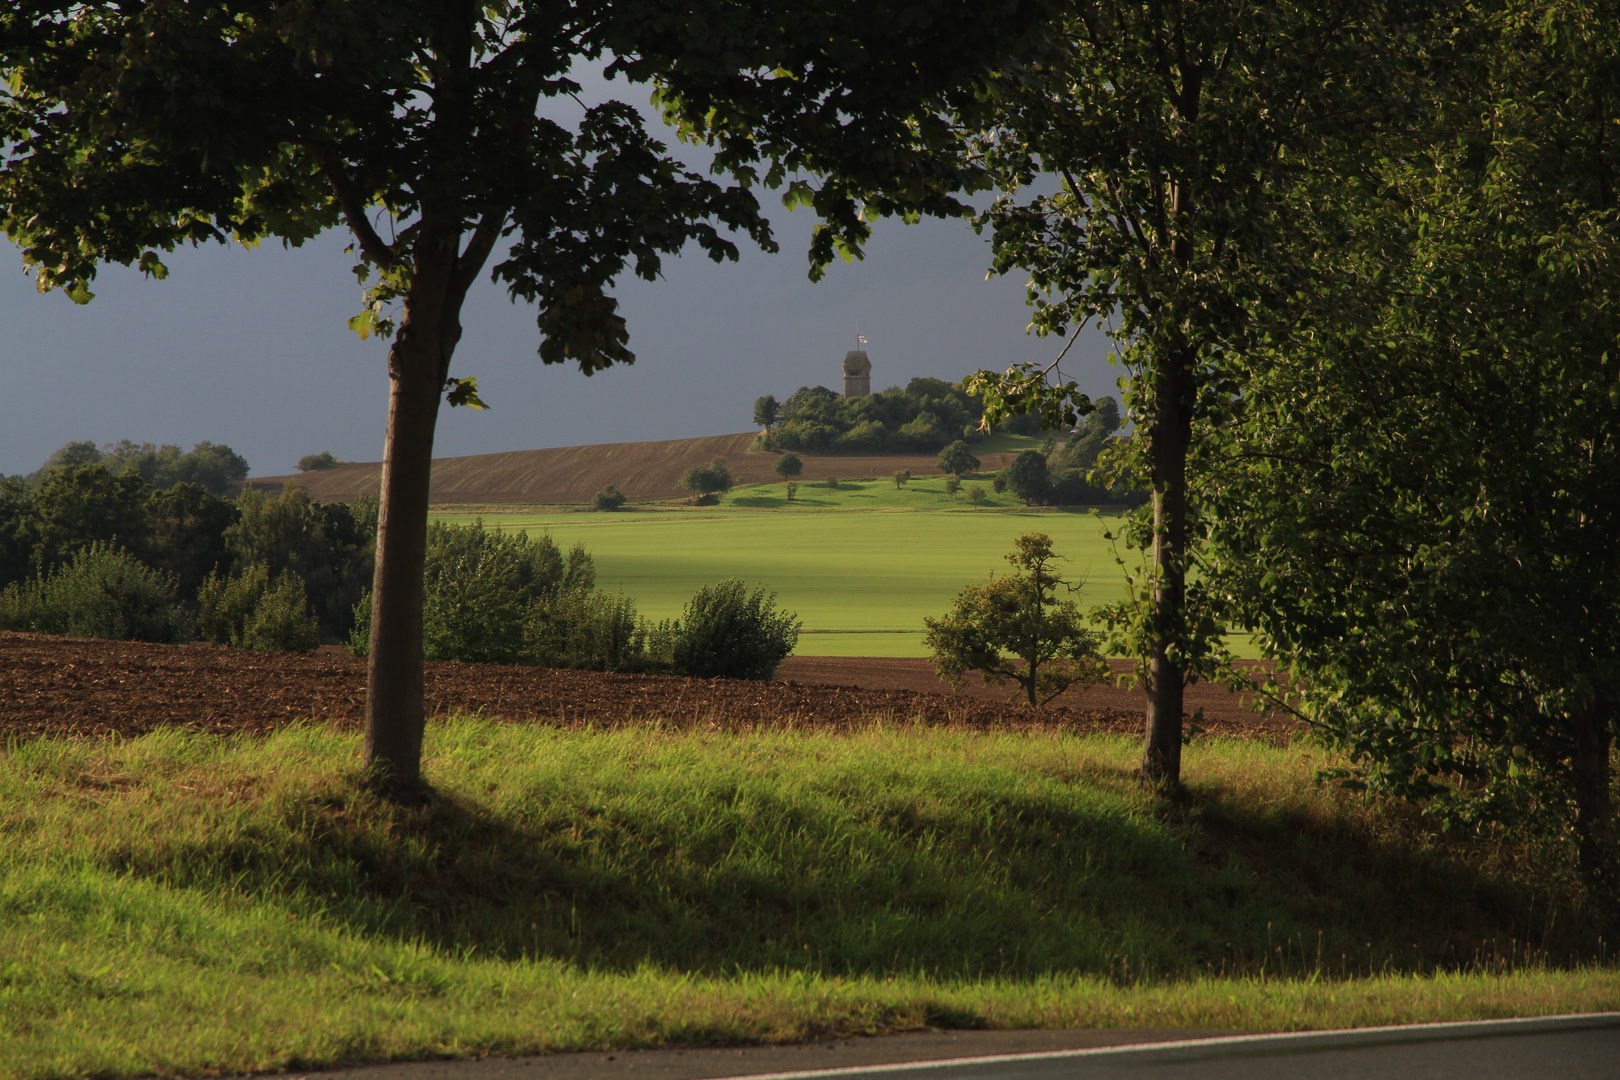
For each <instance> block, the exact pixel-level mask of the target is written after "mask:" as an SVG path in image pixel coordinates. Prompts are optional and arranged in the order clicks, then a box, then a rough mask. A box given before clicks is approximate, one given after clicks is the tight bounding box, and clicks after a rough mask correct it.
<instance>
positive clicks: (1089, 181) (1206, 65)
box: [966, 0, 1448, 785]
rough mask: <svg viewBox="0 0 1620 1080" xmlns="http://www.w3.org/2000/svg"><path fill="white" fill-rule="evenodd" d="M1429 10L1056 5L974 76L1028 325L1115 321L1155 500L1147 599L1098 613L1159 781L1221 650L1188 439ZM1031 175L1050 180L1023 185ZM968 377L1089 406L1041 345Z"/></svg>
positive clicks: (994, 409)
mask: <svg viewBox="0 0 1620 1080" xmlns="http://www.w3.org/2000/svg"><path fill="white" fill-rule="evenodd" d="M1447 18H1448V13H1447V12H1445V11H1442V10H1441V9H1438V8H1433V7H1429V6H1421V5H1420V6H1416V7H1413V8H1409V9H1394V10H1391V9H1387V8H1385V7H1383V6H1382V5H1375V4H1370V3H1360V2H1354V0H1352V2H1349V3H1345V2H1341V0H1331V2H1329V0H1303V2H1290V3H1283V4H1261V3H1255V2H1252V0H1221V2H1217V3H1208V4H1170V5H1159V4H1140V3H1131V2H1123V0H1104V2H1099V3H1087V4H1078V5H1071V6H1067V7H1064V8H1062V9H1061V10H1060V12H1059V14H1058V15H1057V16H1056V18H1055V21H1054V23H1053V24H1052V27H1051V32H1052V36H1053V40H1054V41H1055V42H1057V43H1058V47H1057V48H1055V49H1054V50H1053V51H1052V52H1051V53H1049V54H1047V55H1046V56H1043V57H1040V58H1038V59H1036V60H1035V61H1033V62H1031V63H1029V64H1026V65H1012V66H1009V67H1008V68H1007V69H1006V71H1005V76H1004V78H1002V79H1000V80H999V81H998V82H997V84H996V86H995V89H994V90H993V91H992V93H991V95H990V97H991V98H993V100H994V101H995V103H996V108H997V115H996V118H995V121H994V122H993V123H992V124H991V125H990V127H989V130H988V131H987V132H986V133H985V135H984V136H983V137H982V139H981V146H982V149H983V150H984V152H985V153H986V154H987V155H988V158H989V160H990V162H991V163H992V166H993V167H994V168H995V169H996V170H997V172H998V174H999V176H1000V178H1001V182H1002V183H1003V185H1004V188H1005V189H1006V190H1007V191H1008V194H1007V195H1005V196H1004V197H1002V198H1001V199H999V200H998V201H997V202H996V204H995V206H994V207H993V208H992V209H990V210H989V211H987V212H986V213H985V214H984V215H983V216H982V217H981V218H980V219H979V220H980V223H981V225H984V226H988V227H990V228H991V229H992V230H993V246H994V252H995V255H994V265H995V267H996V268H997V269H999V270H1001V271H1003V272H1007V271H1011V270H1013V269H1015V268H1017V269H1020V270H1022V271H1024V272H1026V273H1027V274H1028V275H1029V281H1030V286H1029V301H1030V303H1031V305H1032V306H1033V307H1034V313H1033V316H1032V322H1033V325H1034V327H1035V328H1036V330H1037V332H1039V333H1056V334H1060V335H1064V336H1069V335H1070V333H1071V331H1072V332H1073V334H1076V335H1077V334H1078V333H1079V330H1080V329H1081V328H1083V327H1084V326H1086V325H1087V324H1088V323H1090V322H1092V321H1093V320H1095V321H1097V322H1099V323H1101V322H1109V323H1111V326H1112V333H1113V335H1114V337H1115V340H1116V341H1117V342H1118V344H1119V358H1120V360H1121V361H1122V362H1123V364H1124V366H1125V367H1126V369H1127V370H1128V372H1129V373H1130V378H1129V381H1128V384H1127V390H1126V404H1127V406H1128V408H1129V411H1130V415H1131V417H1132V419H1133V420H1134V422H1135V429H1136V432H1137V438H1136V439H1135V440H1134V441H1133V447H1134V449H1135V450H1136V451H1137V452H1138V454H1139V459H1138V463H1139V467H1140V471H1141V473H1142V474H1143V475H1145V476H1147V477H1149V478H1150V482H1151V488H1152V502H1151V509H1150V510H1149V511H1148V512H1147V513H1146V514H1144V515H1142V516H1141V518H1140V520H1138V521H1137V522H1136V523H1135V524H1134V525H1133V526H1132V528H1130V529H1129V530H1128V533H1127V539H1128V540H1129V541H1130V543H1131V544H1132V545H1133V546H1136V547H1139V548H1142V549H1143V550H1144V552H1145V557H1146V561H1147V563H1148V570H1147V575H1148V579H1147V582H1146V585H1145V589H1144V590H1141V592H1142V593H1143V595H1144V596H1145V597H1146V599H1145V601H1144V602H1143V603H1141V604H1133V605H1131V606H1128V607H1124V608H1116V611H1115V618H1116V625H1117V626H1118V628H1119V630H1120V633H1121V644H1122V645H1123V646H1125V647H1128V648H1129V649H1130V650H1131V651H1132V652H1133V653H1134V654H1135V655H1136V657H1137V660H1138V664H1139V671H1140V674H1141V676H1142V678H1143V680H1144V682H1145V684H1146V686H1147V689H1148V698H1147V701H1148V704H1147V710H1146V715H1145V725H1144V726H1145V729H1146V730H1145V737H1144V744H1143V755H1142V770H1143V773H1144V775H1145V776H1146V777H1147V778H1148V779H1149V780H1150V781H1153V782H1155V783H1164V784H1172V785H1173V784H1175V783H1177V782H1178V778H1179V776H1180V760H1181V759H1180V754H1181V744H1182V736H1181V717H1182V698H1183V691H1184V688H1185V686H1186V684H1187V682H1188V681H1190V680H1193V679H1197V678H1201V677H1211V676H1213V675H1215V674H1216V673H1217V672H1219V671H1220V670H1222V669H1223V668H1224V667H1225V665H1226V660H1227V658H1226V656H1225V654H1224V650H1223V648H1222V646H1221V634H1222V631H1223V629H1224V628H1223V626H1222V624H1221V623H1220V621H1219V618H1218V617H1217V614H1218V612H1216V611H1215V610H1214V607H1212V606H1211V605H1206V604H1204V603H1203V600H1204V599H1206V594H1205V593H1203V592H1201V591H1200V590H1198V589H1197V588H1195V589H1193V590H1192V591H1191V592H1189V588H1188V581H1189V571H1190V570H1191V569H1193V566H1194V559H1195V557H1196V546H1197V541H1198V539H1199V530H1200V529H1201V527H1202V526H1201V524H1200V522H1199V520H1198V518H1197V505H1198V504H1197V501H1196V500H1195V499H1191V498H1189V488H1190V478H1189V474H1188V471H1187V461H1188V451H1189V448H1190V446H1191V444H1192V442H1193V440H1194V438H1195V434H1196V433H1197V432H1199V431H1202V430H1205V429H1207V428H1208V427H1209V426H1211V425H1218V424H1219V423H1221V422H1222V416H1223V413H1224V411H1225V410H1226V408H1227V407H1228V405H1229V403H1230V402H1231V400H1232V395H1233V392H1234V389H1235V387H1234V377H1235V373H1234V369H1233V365H1232V363H1231V360H1232V358H1233V357H1235V356H1240V355H1242V353H1243V351H1244V349H1245V348H1247V347H1248V344H1249V343H1250V341H1251V339H1253V338H1254V337H1255V336H1257V335H1264V334H1267V333H1272V332H1274V330H1275V328H1276V327H1279V326H1286V325H1288V324H1289V323H1290V322H1292V321H1293V317H1292V316H1291V315H1290V314H1289V311H1290V310H1291V306H1292V305H1296V304H1298V303H1300V302H1301V298H1306V297H1310V296H1311V295H1313V289H1312V286H1311V284H1310V283H1311V281H1312V279H1313V275H1314V274H1315V273H1316V270H1317V266H1316V263H1317V262H1318V261H1319V260H1321V259H1322V258H1323V257H1324V255H1325V254H1327V253H1325V252H1323V251H1322V250H1320V249H1317V248H1314V247H1312V246H1311V245H1310V243H1309V242H1307V241H1306V238H1305V237H1303V236H1302V234H1301V233H1300V231H1299V230H1298V229H1296V228H1295V227H1294V223H1293V211H1294V210H1295V209H1297V208H1295V207H1292V206H1290V205H1289V204H1288V197H1289V195H1290V193H1291V192H1292V190H1293V185H1294V184H1295V182H1296V180H1297V179H1298V178H1299V177H1300V176H1302V175H1305V174H1308V173H1310V172H1312V171H1313V170H1316V171H1321V170H1324V169H1326V168H1327V167H1328V164H1327V162H1326V161H1325V160H1324V159H1325V158H1327V157H1331V156H1332V154H1333V153H1336V152H1338V149H1339V148H1341V147H1343V146H1346V145H1350V144H1353V143H1354V142H1355V141H1356V140H1357V139H1358V138H1360V137H1361V135H1362V134H1363V133H1364V132H1365V131H1367V130H1370V129H1371V128H1372V127H1375V126H1376V124H1377V122H1378V121H1379V120H1380V118H1381V117H1382V114H1383V113H1384V112H1385V111H1386V108H1388V109H1395V108H1400V107H1403V106H1404V104H1405V102H1406V101H1407V94H1406V88H1407V87H1408V86H1409V85H1410V83H1411V80H1412V78H1413V77H1414V73H1415V72H1417V71H1419V70H1420V69H1421V68H1422V67H1423V60H1424V58H1425V55H1426V54H1425V53H1424V52H1423V51H1422V49H1421V48H1419V49H1413V48H1411V47H1410V46H1411V43H1412V41H1414V40H1419V41H1420V43H1423V44H1426V42H1422V39H1420V38H1418V37H1416V36H1415V35H1417V34H1421V32H1422V31H1423V25H1422V24H1423V23H1424V21H1425V20H1431V19H1432V20H1434V22H1435V24H1436V25H1443V24H1445V23H1446V20H1447ZM1403 19H1412V20H1415V21H1416V23H1417V25H1416V27H1415V28H1414V27H1413V26H1411V25H1407V24H1406V23H1403V22H1402V20H1403ZM1043 175H1044V176H1054V177H1058V178H1059V179H1060V180H1061V185H1060V187H1059V190H1057V191H1056V192H1053V193H1050V194H1036V193H1034V192H1035V191H1038V190H1040V189H1036V188H1033V187H1032V185H1033V184H1034V181H1035V179H1036V177H1037V176H1043ZM1070 340H1071V342H1072V341H1073V340H1074V338H1073V337H1072V336H1071V338H1070ZM1061 359H1062V357H1061V356H1060V357H1059V360H1061ZM1054 372H1055V373H1056V377H1055V381H1051V382H1049V381H1048V379H1049V378H1051V377H1052V376H1053V373H1054ZM966 385H967V386H968V388H969V389H971V390H974V391H976V392H979V393H982V394H984V395H985V420H984V423H985V425H986V427H987V428H988V427H994V426H995V425H996V424H997V423H999V422H1001V421H1002V420H1003V419H1004V418H1005V417H1006V416H1008V415H1009V414H1018V413H1027V412H1031V411H1035V412H1039V413H1040V414H1041V415H1042V419H1043V421H1044V424H1045V426H1046V427H1048V428H1057V427H1060V426H1072V425H1073V424H1074V423H1075V422H1076V421H1077V420H1078V419H1079V418H1080V417H1081V416H1083V415H1085V414H1086V413H1088V412H1090V411H1091V410H1092V407H1093V406H1092V402H1091V401H1090V399H1089V398H1088V397H1087V396H1086V395H1085V394H1083V393H1081V392H1080V390H1079V388H1078V386H1077V385H1076V384H1075V383H1074V382H1073V381H1072V380H1071V381H1067V382H1065V381H1063V380H1062V375H1061V371H1060V369H1059V368H1058V362H1057V361H1054V362H1053V364H1051V365H1048V366H1047V367H1046V368H1044V369H1042V368H1039V367H1038V366H1037V365H1033V364H1025V365H1020V366H1015V367H1013V368H1010V369H1008V371H1007V372H1005V373H1002V374H997V373H991V372H980V373H978V374H977V375H975V376H973V377H971V378H970V379H968V380H967V383H966ZM1191 480H1192V481H1196V480H1197V477H1192V478H1191ZM1025 497H1026V498H1033V497H1034V496H1033V494H1030V495H1026V496H1025Z"/></svg>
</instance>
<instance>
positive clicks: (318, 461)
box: [298, 450, 348, 472]
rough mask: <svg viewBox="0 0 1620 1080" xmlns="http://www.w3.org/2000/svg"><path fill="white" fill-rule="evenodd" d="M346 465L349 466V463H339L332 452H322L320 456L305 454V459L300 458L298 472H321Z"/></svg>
mask: <svg viewBox="0 0 1620 1080" xmlns="http://www.w3.org/2000/svg"><path fill="white" fill-rule="evenodd" d="M346 464H348V463H347V462H344V461H339V460H338V459H337V458H335V457H333V456H332V451H330V450H322V451H321V452H320V453H318V454H305V455H304V456H303V457H301V458H299V459H298V471H299V472H320V471H321V470H323V469H335V468H337V467H338V466H339V465H346Z"/></svg>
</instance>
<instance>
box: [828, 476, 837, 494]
mask: <svg viewBox="0 0 1620 1080" xmlns="http://www.w3.org/2000/svg"><path fill="white" fill-rule="evenodd" d="M827 487H829V488H830V489H832V490H833V491H837V490H838V477H836V476H829V477H827Z"/></svg>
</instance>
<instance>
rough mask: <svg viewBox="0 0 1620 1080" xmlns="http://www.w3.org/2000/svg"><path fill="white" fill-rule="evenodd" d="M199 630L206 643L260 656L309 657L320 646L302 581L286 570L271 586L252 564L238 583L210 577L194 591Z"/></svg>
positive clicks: (265, 570)
mask: <svg viewBox="0 0 1620 1080" xmlns="http://www.w3.org/2000/svg"><path fill="white" fill-rule="evenodd" d="M197 607H198V615H197V624H198V631H199V633H200V636H201V637H202V638H203V640H204V641H211V642H213V643H214V644H216V645H229V646H231V647H232V648H237V649H258V650H261V651H264V652H309V651H310V650H311V649H313V648H315V646H317V645H319V644H320V643H321V632H320V625H319V624H318V623H317V622H316V620H315V618H314V617H313V616H312V615H311V614H310V611H309V597H308V594H307V593H306V592H305V590H304V579H303V578H301V577H299V576H298V575H297V574H296V573H294V572H293V571H291V570H286V571H283V572H282V573H281V575H280V576H279V577H277V578H276V579H275V580H274V582H272V581H271V578H270V567H269V566H268V565H267V564H265V563H262V562H260V563H254V564H253V565H251V566H249V567H248V568H247V570H246V571H245V572H244V573H243V574H242V575H241V576H239V577H235V578H225V577H222V576H220V575H219V574H210V575H209V576H208V577H207V579H205V580H204V581H203V585H202V588H200V589H198V590H197Z"/></svg>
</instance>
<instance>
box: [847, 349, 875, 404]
mask: <svg viewBox="0 0 1620 1080" xmlns="http://www.w3.org/2000/svg"><path fill="white" fill-rule="evenodd" d="M871 393H872V361H870V360H868V359H867V358H866V350H865V349H853V350H851V351H850V352H847V353H845V354H844V397H845V398H846V399H848V398H863V397H866V396H868V395H869V394H871Z"/></svg>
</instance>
